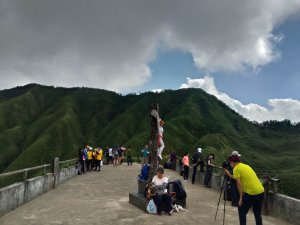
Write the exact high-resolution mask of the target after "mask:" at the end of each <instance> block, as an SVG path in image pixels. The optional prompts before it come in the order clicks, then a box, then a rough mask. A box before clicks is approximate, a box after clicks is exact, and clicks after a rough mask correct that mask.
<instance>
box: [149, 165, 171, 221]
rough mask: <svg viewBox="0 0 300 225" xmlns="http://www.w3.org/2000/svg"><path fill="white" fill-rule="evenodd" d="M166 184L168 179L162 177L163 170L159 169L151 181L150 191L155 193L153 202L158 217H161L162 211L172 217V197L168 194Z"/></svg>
mask: <svg viewBox="0 0 300 225" xmlns="http://www.w3.org/2000/svg"><path fill="white" fill-rule="evenodd" d="M168 182H169V179H168V178H167V177H165V176H164V169H163V168H162V167H159V168H158V169H157V171H156V175H155V176H154V177H153V179H152V184H153V186H151V189H154V191H155V195H154V197H153V200H154V202H155V205H156V207H157V214H158V215H161V212H162V211H165V212H166V213H167V214H168V215H169V216H171V215H172V197H171V195H169V194H168V190H167V185H168Z"/></svg>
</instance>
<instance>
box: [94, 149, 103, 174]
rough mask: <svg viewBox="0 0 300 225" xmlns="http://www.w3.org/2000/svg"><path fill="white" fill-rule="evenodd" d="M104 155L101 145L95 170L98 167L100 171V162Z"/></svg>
mask: <svg viewBox="0 0 300 225" xmlns="http://www.w3.org/2000/svg"><path fill="white" fill-rule="evenodd" d="M102 155H103V150H102V148H101V147H99V148H98V149H97V151H96V166H95V171H96V170H97V168H98V171H100V167H101V165H100V163H101V161H102Z"/></svg>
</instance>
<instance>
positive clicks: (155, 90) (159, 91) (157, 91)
mask: <svg viewBox="0 0 300 225" xmlns="http://www.w3.org/2000/svg"><path fill="white" fill-rule="evenodd" d="M163 91H164V89H153V90H151V92H154V93H161V92H163Z"/></svg>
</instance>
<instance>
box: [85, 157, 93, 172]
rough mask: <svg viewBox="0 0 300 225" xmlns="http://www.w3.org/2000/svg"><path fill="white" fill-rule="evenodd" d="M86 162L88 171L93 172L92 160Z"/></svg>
mask: <svg viewBox="0 0 300 225" xmlns="http://www.w3.org/2000/svg"><path fill="white" fill-rule="evenodd" d="M85 162H86V170H87V171H91V163H92V160H91V159H88V160H85Z"/></svg>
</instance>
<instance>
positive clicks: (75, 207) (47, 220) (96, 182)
mask: <svg viewBox="0 0 300 225" xmlns="http://www.w3.org/2000/svg"><path fill="white" fill-rule="evenodd" d="M139 169H140V165H138V164H134V165H133V166H127V164H124V165H121V166H119V167H113V166H112V165H110V166H104V167H102V170H101V172H88V173H86V174H85V175H82V176H77V177H75V178H73V179H71V180H69V181H67V182H65V183H64V184H62V185H61V186H59V187H57V188H56V189H54V190H51V191H49V192H47V193H45V194H43V195H41V196H39V197H37V198H35V199H34V200H32V201H31V202H29V203H27V204H25V205H23V206H21V207H19V208H17V209H16V210H14V211H12V212H10V213H8V214H6V215H4V216H2V217H0V224H1V225H19V224H26V225H33V224H34V225H53V224H63V225H69V224H70V225H71V224H72V225H79V224H80V225H81V224H82V225H94V224H95V225H96V224H104V225H106V224H114V225H118V224H120V225H121V224H122V225H123V224H124V225H125V224H136V225H143V224H151V225H156V224H172V225H175V224H195V225H196V224H205V225H207V224H208V225H210V224H222V219H223V202H221V203H220V207H219V212H218V219H217V222H216V223H215V222H214V216H215V212H216V208H217V202H218V199H219V192H216V191H215V190H212V189H205V188H203V187H202V186H201V185H199V184H196V185H192V184H191V183H184V186H185V189H186V192H187V210H186V211H185V212H182V213H174V214H173V215H172V216H168V215H165V214H163V215H162V216H156V215H149V214H147V213H145V212H144V211H142V210H140V209H138V208H136V207H135V206H133V205H131V204H129V202H128V194H129V192H137V188H138V187H137V178H136V177H137V175H138V173H139ZM165 174H166V176H169V177H170V179H171V180H174V179H182V178H181V177H180V176H179V174H178V173H176V172H173V171H170V170H166V172H165ZM247 218H248V223H247V224H249V225H251V224H255V222H254V216H253V213H252V211H251V212H249V213H248V217H247ZM263 222H264V225H288V224H289V223H286V222H283V221H281V220H279V219H277V218H272V217H269V216H263ZM225 224H228V225H236V224H239V222H238V213H237V208H234V207H231V205H230V204H229V203H228V205H227V206H226V219H225Z"/></svg>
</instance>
